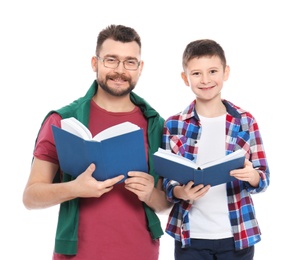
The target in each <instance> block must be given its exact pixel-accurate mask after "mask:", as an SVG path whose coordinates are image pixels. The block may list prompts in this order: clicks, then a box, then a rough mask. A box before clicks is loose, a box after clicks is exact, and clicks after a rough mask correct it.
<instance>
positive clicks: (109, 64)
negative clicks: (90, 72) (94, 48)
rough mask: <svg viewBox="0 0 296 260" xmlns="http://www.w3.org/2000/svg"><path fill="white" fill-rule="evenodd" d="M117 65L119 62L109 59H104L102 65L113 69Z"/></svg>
mask: <svg viewBox="0 0 296 260" xmlns="http://www.w3.org/2000/svg"><path fill="white" fill-rule="evenodd" d="M118 64H119V60H117V59H115V58H112V57H109V58H105V59H104V65H105V67H107V68H111V69H115V68H117V66H118Z"/></svg>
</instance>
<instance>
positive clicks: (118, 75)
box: [23, 25, 170, 260]
mask: <svg viewBox="0 0 296 260" xmlns="http://www.w3.org/2000/svg"><path fill="white" fill-rule="evenodd" d="M91 65H92V69H93V71H94V72H95V73H96V80H95V81H94V82H93V84H92V85H91V87H90V89H89V90H88V92H87V93H86V95H85V96H84V97H81V98H79V99H77V100H75V101H74V102H72V103H71V104H70V105H67V106H65V107H63V108H61V109H59V110H56V111H50V112H49V113H48V114H47V115H46V116H45V119H44V121H43V122H42V126H41V129H40V131H39V134H38V137H37V139H36V145H35V149H34V158H33V162H32V168H31V173H30V177H29V179H28V183H27V185H26V187H25V190H24V195H23V202H24V205H25V206H26V207H27V208H28V209H38V208H46V207H50V206H53V205H57V204H60V211H59V219H58V225H57V232H56V240H55V249H54V253H53V259H54V260H59V259H75V260H77V259H79V260H96V259H104V260H106V259H129V260H132V259H136V260H139V259H141V260H145V259H147V260H148V259H149V260H150V259H151V260H154V259H158V255H159V238H160V236H161V235H162V234H163V231H162V229H161V225H160V221H159V219H158V217H157V215H156V214H155V213H154V212H158V211H161V210H164V209H167V208H168V207H169V206H170V204H169V203H168V201H167V200H166V197H165V194H164V192H163V191H162V189H161V187H162V183H161V180H160V179H158V176H157V175H155V173H154V169H153V165H152V164H151V162H152V154H153V153H154V152H155V151H156V150H157V149H158V147H159V146H160V144H161V135H162V128H163V123H164V120H163V118H162V117H160V115H159V114H158V113H157V112H156V111H155V110H154V109H153V108H152V107H151V106H150V105H149V104H148V103H147V102H146V101H145V100H144V99H142V98H141V97H139V96H137V95H136V94H135V93H134V92H133V89H134V88H135V86H136V84H137V82H138V79H139V77H140V75H141V72H142V69H143V65H144V63H143V61H141V39H140V37H139V35H138V34H137V32H136V31H135V30H134V29H132V28H129V27H125V26H122V25H110V26H108V27H107V28H105V29H104V30H102V31H101V32H100V33H99V35H98V39H97V47H96V55H95V56H94V57H92V59H91ZM72 116H73V117H75V118H77V119H78V120H79V121H81V122H82V123H83V124H85V125H86V126H87V127H88V128H89V129H90V131H91V132H92V134H93V135H95V134H97V133H99V132H101V131H102V130H104V129H106V128H108V127H110V126H113V125H116V124H119V123H122V122H125V121H130V122H132V123H134V124H137V125H138V126H139V127H141V128H142V129H143V130H144V136H145V147H146V155H147V163H148V169H149V174H147V173H144V172H129V177H130V178H127V179H126V180H125V181H124V182H122V183H118V182H120V180H122V179H123V176H122V175H120V173H118V176H117V177H115V178H112V179H108V180H106V181H97V180H96V179H94V178H93V177H92V173H93V171H94V169H95V167H96V166H95V165H94V164H91V165H90V166H89V167H88V168H87V169H86V170H85V171H84V172H83V173H81V174H80V175H79V176H78V177H77V178H76V179H74V178H72V177H71V176H70V175H68V174H66V173H63V172H61V171H60V169H59V161H58V157H57V152H56V148H55V143H54V139H53V134H52V129H51V126H52V125H56V126H58V127H60V126H61V123H60V121H61V119H62V118H67V117H72ZM126 149H128V147H126ZM110 156H112V154H110ZM57 172H58V173H59V174H58V175H56V173H57ZM56 176H60V177H61V180H60V181H58V182H56V178H55V177H56Z"/></svg>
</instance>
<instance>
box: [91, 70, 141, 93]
mask: <svg viewBox="0 0 296 260" xmlns="http://www.w3.org/2000/svg"><path fill="white" fill-rule="evenodd" d="M115 78H121V79H122V80H125V81H127V82H128V83H129V87H128V88H127V89H112V88H110V87H109V86H108V84H107V81H108V79H115ZM97 81H98V85H99V86H100V87H101V88H102V89H103V90H104V91H106V92H107V93H109V94H110V95H112V96H117V97H122V96H125V95H127V94H129V93H131V92H132V90H133V89H134V88H135V86H136V83H134V82H132V81H131V79H130V78H128V77H125V76H123V75H119V74H116V75H107V76H106V78H105V80H104V81H103V80H99V79H98V78H97Z"/></svg>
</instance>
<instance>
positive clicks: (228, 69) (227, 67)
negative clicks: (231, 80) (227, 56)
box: [224, 65, 230, 81]
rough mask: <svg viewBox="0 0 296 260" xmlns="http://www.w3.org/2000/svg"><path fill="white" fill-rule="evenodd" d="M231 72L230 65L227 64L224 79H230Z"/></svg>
mask: <svg viewBox="0 0 296 260" xmlns="http://www.w3.org/2000/svg"><path fill="white" fill-rule="evenodd" d="M229 73H230V67H229V66H228V65H227V66H226V67H225V71H224V81H226V80H228V77H229Z"/></svg>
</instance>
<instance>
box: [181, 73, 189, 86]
mask: <svg viewBox="0 0 296 260" xmlns="http://www.w3.org/2000/svg"><path fill="white" fill-rule="evenodd" d="M181 78H182V79H183V81H184V83H185V85H186V86H189V81H188V78H187V75H186V73H185V72H184V71H182V72H181Z"/></svg>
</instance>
